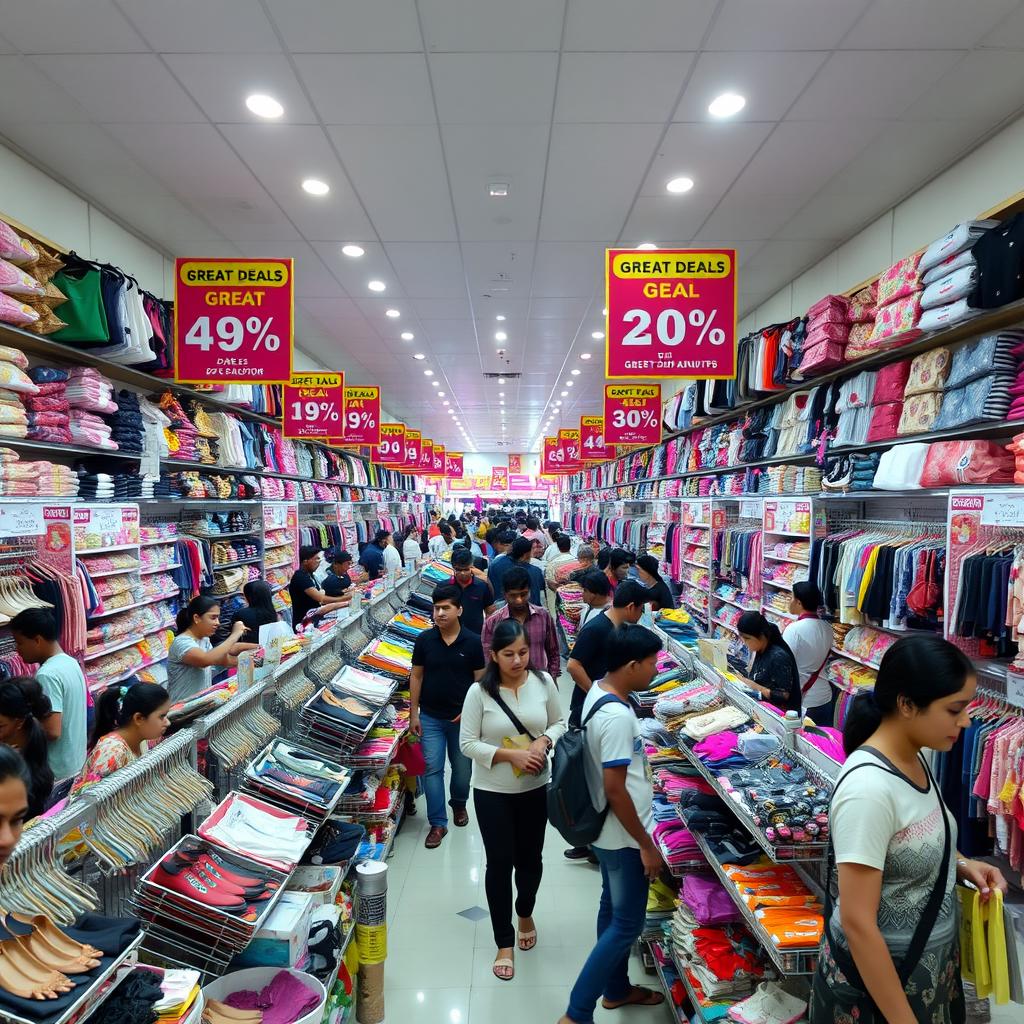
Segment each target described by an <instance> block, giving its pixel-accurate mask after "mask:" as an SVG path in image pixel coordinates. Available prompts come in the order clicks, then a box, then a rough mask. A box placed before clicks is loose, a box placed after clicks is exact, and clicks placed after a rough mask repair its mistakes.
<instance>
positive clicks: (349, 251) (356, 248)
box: [341, 245, 366, 260]
mask: <svg viewBox="0 0 1024 1024" xmlns="http://www.w3.org/2000/svg"><path fill="white" fill-rule="evenodd" d="M341 254H342V255H343V256H348V258H349V259H352V260H357V259H359V257H360V256H363V255H365V254H366V250H365V249H364V248H363V247H362V246H361V245H343V246H342V247H341Z"/></svg>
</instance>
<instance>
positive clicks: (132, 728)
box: [71, 683, 171, 796]
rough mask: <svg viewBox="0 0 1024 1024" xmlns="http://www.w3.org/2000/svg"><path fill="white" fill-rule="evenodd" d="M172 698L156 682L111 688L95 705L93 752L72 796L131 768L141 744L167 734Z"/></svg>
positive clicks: (87, 759) (73, 788)
mask: <svg viewBox="0 0 1024 1024" xmlns="http://www.w3.org/2000/svg"><path fill="white" fill-rule="evenodd" d="M170 707H171V699H170V697H168V696H167V691H166V690H165V689H164V688H163V687H162V686H157V684H156V683H135V684H134V685H131V686H110V687H108V688H107V689H106V690H104V691H103V694H102V695H101V696H100V699H99V700H98V701H97V702H96V725H95V726H94V728H93V733H92V741H91V742H92V750H91V751H90V752H89V756H88V757H87V758H86V760H85V767H83V768H82V772H81V774H80V775H79V776H78V778H77V779H76V780H75V784H74V785H73V786H72V787H71V796H75V795H76V794H77V793H81V792H82V790H83V789H88V787H89V786H94V785H95V784H96V783H97V782H99V781H100V780H101V779H104V778H106V777H107V776H108V775H110V774H112V773H113V772H116V771H117V770H118V768H124V767H125V766H126V765H129V764H131V763H132V761H134V760H135V759H136V758H137V757H138V756H139V755H140V754H141V753H142V744H143V743H146V742H149V743H152V742H153V741H154V740H158V739H160V737H161V736H163V734H164V733H165V732H166V731H167V712H168V711H169V710H170Z"/></svg>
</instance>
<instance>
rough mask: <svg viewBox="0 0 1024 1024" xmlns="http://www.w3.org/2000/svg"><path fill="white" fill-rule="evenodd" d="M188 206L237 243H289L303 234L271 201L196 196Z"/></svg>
mask: <svg viewBox="0 0 1024 1024" xmlns="http://www.w3.org/2000/svg"><path fill="white" fill-rule="evenodd" d="M188 205H189V206H190V207H191V208H192V209H193V210H194V211H195V212H196V214H197V215H198V216H200V217H203V218H204V219H205V220H207V221H209V222H210V223H211V224H212V225H213V226H214V227H215V228H217V229H218V230H219V231H221V232H223V234H224V235H225V236H226V237H228V238H229V239H231V240H232V241H233V242H237V243H239V244H248V243H249V242H250V241H252V242H264V241H276V242H287V241H291V240H293V239H297V238H298V237H299V232H298V231H297V230H296V228H295V226H294V225H293V224H292V223H291V222H290V221H289V220H288V218H287V217H286V216H285V215H284V214H283V213H282V212H281V208H280V207H279V206H278V205H277V204H276V203H275V202H274V201H273V200H272V199H271V198H270V197H269V196H267V197H266V198H264V199H260V200H258V201H254V200H252V199H235V198H234V197H231V196H218V197H213V198H210V199H204V198H202V197H200V196H196V197H194V198H192V199H190V200H189V201H188Z"/></svg>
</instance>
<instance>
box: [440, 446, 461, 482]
mask: <svg viewBox="0 0 1024 1024" xmlns="http://www.w3.org/2000/svg"><path fill="white" fill-rule="evenodd" d="M464 463H465V453H464V452H447V453H446V454H445V457H444V475H445V476H446V477H448V479H449V480H461V479H462V476H463V473H464V472H465V466H464Z"/></svg>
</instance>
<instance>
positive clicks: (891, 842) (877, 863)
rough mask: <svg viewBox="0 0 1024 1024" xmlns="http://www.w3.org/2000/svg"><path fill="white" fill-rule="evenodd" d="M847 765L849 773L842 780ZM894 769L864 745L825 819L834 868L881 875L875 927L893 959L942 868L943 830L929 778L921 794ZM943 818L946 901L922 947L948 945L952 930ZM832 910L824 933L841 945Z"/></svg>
mask: <svg viewBox="0 0 1024 1024" xmlns="http://www.w3.org/2000/svg"><path fill="white" fill-rule="evenodd" d="M858 765H870V766H871V767H866V768H865V767H859V768H858V767H857V766H858ZM854 768H857V771H856V774H854V775H852V776H851V778H849V779H847V780H846V781H845V782H842V781H841V780H842V779H843V778H844V777H845V776H847V775H850V774H851V772H853V769H854ZM885 769H890V770H889V771H886V770H885ZM893 771H894V770H893V766H892V764H891V762H889V760H888V759H887V758H885V757H883V756H882V755H881V754H878V753H875V752H873V751H872V750H870V749H869V748H865V747H861V748H859V749H858V750H855V751H854V752H853V753H852V754H851V755H850V756H849V757H848V758H847V760H846V764H845V765H843V770H842V772H841V773H840V781H841V784H837V788H836V795H835V797H834V798H833V800H832V806H831V810H830V812H829V816H830V819H831V828H832V843H833V845H834V847H835V854H836V863H837V864H863V865H864V866H865V867H869V868H876V869H877V870H879V871H881V872H882V897H881V899H880V900H879V901H878V928H879V931H881V933H882V937H883V938H884V939H885V944H886V945H887V946H888V947H889V951H890V952H891V953H893V954H894V955H895V956H897V957H898V956H899V955H900V954H902V953H905V952H906V950H907V947H908V946H909V945H910V941H911V939H912V938H913V935H914V929H915V928H916V927H917V922H918V921H919V920H920V919H921V914H922V913H923V912H924V908H925V905H926V904H927V902H928V897H929V896H930V895H931V891H932V886H934V884H935V874H936V872H937V871H938V869H939V865H940V864H941V863H942V847H943V843H944V842H945V830H944V828H943V826H942V817H941V814H942V811H941V809H944V807H945V805H944V804H942V803H941V801H940V798H939V795H938V794H937V793H936V792H935V787H934V786H933V785H932V782H931V779H929V781H928V785H927V787H925V788H923V789H922V788H921V787H920V786H918V785H917V783H915V782H913V781H912V780H911V779H909V778H907V777H906V776H905V775H903V774H902V773H901V772H896V774H894V773H893ZM940 808H941V809H940ZM946 816H947V818H948V819H949V827H950V858H949V877H948V879H947V887H946V898H945V899H944V900H943V902H942V907H941V909H940V910H939V916H938V920H937V921H936V924H935V928H934V929H933V930H932V932H931V934H930V935H929V938H928V945H927V949H929V950H931V949H935V948H944V947H946V946H948V945H949V943H950V942H952V940H953V937H954V935H955V933H956V928H957V916H956V894H955V893H954V891H953V890H954V887H955V884H956V854H955V852H954V851H955V850H956V841H957V827H956V821H955V819H954V818H953V817H952V815H950V814H949V812H948V811H946ZM839 910H840V908H839V905H838V904H836V907H835V910H834V912H833V915H832V922H831V931H832V934H833V935H834V936H835V938H836V939H837V941H840V942H844V943H845V941H846V940H845V936H844V935H843V929H842V920H841V917H840V913H839Z"/></svg>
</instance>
